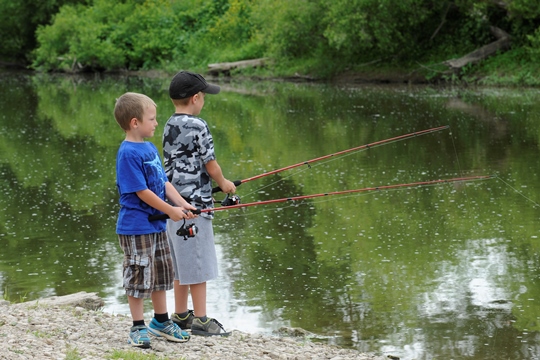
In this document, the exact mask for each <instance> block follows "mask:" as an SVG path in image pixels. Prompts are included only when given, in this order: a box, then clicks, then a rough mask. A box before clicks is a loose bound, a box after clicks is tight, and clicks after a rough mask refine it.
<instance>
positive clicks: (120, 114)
mask: <svg viewBox="0 0 540 360" xmlns="http://www.w3.org/2000/svg"><path fill="white" fill-rule="evenodd" d="M151 106H155V107H157V105H156V103H155V102H154V100H152V99H150V98H149V97H148V96H146V95H144V94H139V93H134V92H127V93H125V94H124V95H122V96H120V97H119V98H118V99H116V104H115V105H114V118H115V119H116V122H117V123H118V125H120V127H121V128H122V129H124V131H127V130H129V123H130V122H131V119H133V118H136V119H137V120H139V121H142V120H143V115H144V111H145V110H146V109H147V108H149V107H151Z"/></svg>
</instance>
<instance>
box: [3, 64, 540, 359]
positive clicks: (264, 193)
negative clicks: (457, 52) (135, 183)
mask: <svg viewBox="0 0 540 360" xmlns="http://www.w3.org/2000/svg"><path fill="white" fill-rule="evenodd" d="M0 81H1V82H2V86H1V87H0V94H1V95H2V96H0V105H1V106H2V109H3V114H2V117H1V118H0V124H1V126H2V130H3V131H2V132H1V133H0V138H1V139H0V154H1V156H0V191H1V192H2V194H3V195H2V197H1V198H0V209H2V211H1V212H0V216H1V217H2V219H1V220H2V221H0V242H1V244H2V245H3V246H4V250H3V251H2V252H0V292H2V294H3V295H4V297H6V298H9V299H10V300H12V301H20V299H27V300H30V299H36V298H39V297H43V296H51V295H65V294H69V293H73V292H76V291H90V292H92V291H95V292H98V293H99V294H100V295H101V296H102V297H104V299H105V300H106V308H105V311H110V312H114V313H128V307H127V304H126V299H125V295H124V292H123V289H122V288H121V280H120V275H121V271H120V267H121V253H120V250H119V248H118V245H117V239H116V235H115V234H114V228H115V227H114V224H115V220H116V214H117V210H118V207H117V206H118V205H117V203H118V199H117V194H116V189H115V187H114V161H115V154H116V150H117V148H118V145H119V143H120V141H121V140H122V138H123V134H122V132H121V131H120V129H119V128H118V127H117V125H116V124H115V122H114V119H113V117H112V113H111V111H112V108H113V104H114V99H115V98H116V97H118V96H119V95H120V94H122V93H123V92H125V91H128V90H129V91H138V92H144V93H146V94H148V95H149V96H151V97H152V98H153V99H154V100H155V101H156V103H157V104H158V122H159V123H160V125H161V126H160V127H159V128H158V129H159V131H158V132H157V133H156V137H155V138H154V139H151V141H152V142H154V143H155V144H156V145H157V146H158V147H159V148H160V147H161V144H160V140H159V139H160V136H161V133H160V131H161V129H162V125H163V124H164V122H165V120H166V119H167V118H168V116H169V115H170V113H171V112H172V110H173V109H172V105H171V103H170V101H169V99H168V98H167V91H166V89H167V86H168V79H166V78H134V77H112V76H110V77H109V76H106V77H101V76H91V77H88V78H81V77H70V76H49V75H11V74H0ZM223 85H224V86H223V89H224V91H223V92H222V93H221V94H220V95H219V96H216V97H213V98H212V99H209V101H208V102H207V103H206V105H205V109H204V114H202V115H203V117H204V118H207V119H208V120H209V123H210V126H211V129H212V132H213V134H214V138H215V140H216V146H217V151H218V158H219V160H220V164H221V165H222V167H223V169H224V170H225V172H226V173H227V175H228V176H229V177H230V178H232V179H245V178H247V177H249V176H254V175H257V174H260V173H263V172H265V171H270V170H274V169H277V168H281V167H284V166H288V165H291V164H295V163H298V162H301V161H306V160H309V159H313V158H316V157H319V156H323V155H326V154H331V153H334V152H337V151H341V150H344V149H347V148H351V147H355V146H359V145H362V144H368V143H372V142H374V141H378V140H382V139H387V138H390V137H394V136H399V135H402V134H407V133H410V132H413V131H419V130H424V129H429V128H432V127H436V126H441V125H449V127H450V128H449V130H448V131H440V132H437V133H434V134H430V135H426V136H421V137H417V138H414V139H409V140H407V141H400V142H396V143H391V144H388V145H384V146H380V147H377V148H373V149H369V150H366V151H361V152H357V153H354V154H351V155H349V156H344V157H337V158H335V159H332V161H328V162H323V163H320V164H312V166H311V167H301V168H298V169H296V170H294V171H289V172H284V173H280V174H279V175H274V176H271V177H270V176H269V177H264V178H261V179H259V180H257V181H253V182H248V183H245V184H242V185H241V186H240V187H239V188H238V192H239V195H240V196H241V197H242V200H243V201H244V202H252V201H260V200H267V199H275V198H283V197H287V196H301V195H307V194H314V193H321V192H329V191H340V190H348V189H355V188H363V187H372V186H378V185H389V184H399V183H410V182H417V181H427V180H434V179H439V178H451V177H458V176H470V175H496V177H495V178H493V179H490V180H487V181H482V182H473V183H466V184H465V183H454V184H445V185H438V186H430V187H423V188H414V189H410V188H408V189H400V190H393V191H379V192H373V193H369V194H355V195H352V196H339V197H337V196H336V197H333V198H318V199H310V200H307V201H303V202H298V203H281V204H273V205H265V206H259V207H252V208H246V209H242V210H229V211H223V212H220V213H218V215H217V216H216V220H215V229H216V241H217V243H218V244H217V245H218V246H217V248H218V253H219V259H220V261H219V264H220V267H221V268H220V273H221V275H220V278H219V279H218V280H217V281H213V282H210V283H209V284H208V285H209V299H208V300H209V304H208V309H209V310H208V311H209V314H210V315H211V316H215V317H217V318H218V319H219V320H220V321H221V322H223V323H224V324H225V326H226V327H228V328H233V329H239V330H242V331H248V332H267V333H269V332H271V331H272V330H275V329H278V328H279V327H281V326H293V327H301V328H304V329H306V330H308V331H310V332H312V333H314V334H315V335H317V336H318V337H319V341H326V342H330V343H334V344H338V345H342V346H348V347H355V348H358V349H360V350H362V351H368V352H380V353H384V354H392V355H395V356H399V357H401V358H402V359H431V358H451V359H487V358H508V359H535V358H539V357H540V349H539V347H538V345H537V344H539V343H540V341H538V340H540V339H539V331H540V318H539V315H538V314H540V305H539V304H540V302H538V299H540V261H539V260H540V258H539V256H538V253H539V248H540V246H539V243H538V236H539V232H540V230H539V229H538V226H537V223H538V217H539V215H540V206H539V205H538V203H539V202H540V201H539V199H540V182H539V181H538V177H539V173H540V164H539V162H538V152H539V151H538V143H539V139H540V137H539V135H538V134H540V123H539V122H538V119H537V115H536V114H538V113H539V110H540V109H538V107H540V101H538V100H539V98H540V94H539V93H538V91H534V90H531V91H520V92H517V91H513V90H508V89H507V90H500V89H499V90H497V91H492V90H490V89H474V90H469V89H465V90H463V89H440V88H429V87H417V88H416V87H405V86H402V87H389V86H386V87H375V86H366V87H335V86H331V85H320V84H286V83H264V82H257V83H249V82H244V83H234V82H230V83H223ZM239 90H242V91H239ZM244 90H247V91H244ZM23 103H24V104H25V106H20V104H23ZM172 304H173V301H172V293H171V294H169V306H170V307H171V306H172ZM172 310H173V309H172V308H170V311H172ZM146 311H147V314H148V315H149V316H150V314H151V306H150V304H147V307H146Z"/></svg>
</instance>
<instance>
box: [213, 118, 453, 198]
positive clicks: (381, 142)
mask: <svg viewBox="0 0 540 360" xmlns="http://www.w3.org/2000/svg"><path fill="white" fill-rule="evenodd" d="M448 128H450V126H449V125H444V126H438V127H434V128H431V129H426V130H420V131H415V132H412V133H408V134H404V135H399V136H395V137H391V138H388V139H384V140H379V141H375V142H372V143H369V144H365V145H360V146H356V147H353V148H350V149H346V150H342V151H338V152H335V153H332V154H328V155H324V156H321V157H318V158H315V159H311V160H307V161H302V162H299V163H297V164H293V165H289V166H285V167H282V168H280V169H276V170H272V171H268V172H264V173H262V174H259V175H255V176H252V177H249V178H247V179H243V180H235V181H233V183H234V185H235V186H240V185H241V184H243V183H246V182H248V181H253V180H257V179H260V178H262V177H265V176H269V175H274V174H277V173H280V172H282V171H286V170H290V169H294V168H297V167H300V166H303V165H307V166H310V164H312V163H315V162H319V161H322V160H325V159H329V158H332V157H337V156H340V155H343V154H347V153H351V152H354V151H360V150H366V149H370V148H374V147H377V146H381V145H385V144H389V143H393V142H396V141H400V140H405V139H410V138H413V137H417V136H421V135H426V134H431V133H434V132H437V131H441V130H445V129H448ZM217 192H221V188H220V187H219V186H216V187H215V188H213V189H212V193H213V194H214V193H217ZM237 199H239V198H238V197H236V198H226V199H225V200H224V202H226V204H227V205H235V204H236V203H235V201H238V200H237Z"/></svg>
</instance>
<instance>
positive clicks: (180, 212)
mask: <svg viewBox="0 0 540 360" xmlns="http://www.w3.org/2000/svg"><path fill="white" fill-rule="evenodd" d="M194 210H195V209H194ZM167 215H169V218H170V219H171V220H172V221H179V220H182V219H194V218H196V217H197V215H195V214H193V213H192V212H190V211H186V210H185V209H184V208H183V207H176V206H171V210H170V211H169V212H168V213H167Z"/></svg>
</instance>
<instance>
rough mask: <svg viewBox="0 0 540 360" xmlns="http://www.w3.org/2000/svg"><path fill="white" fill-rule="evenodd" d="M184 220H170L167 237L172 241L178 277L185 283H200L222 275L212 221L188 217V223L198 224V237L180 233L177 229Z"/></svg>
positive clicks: (175, 272) (168, 221)
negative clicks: (219, 271)
mask: <svg viewBox="0 0 540 360" xmlns="http://www.w3.org/2000/svg"><path fill="white" fill-rule="evenodd" d="M183 223H184V221H183V220H180V221H177V222H174V221H172V220H167V237H168V238H169V243H170V244H171V254H172V257H173V264H174V279H175V280H179V281H180V284H182V285H189V284H200V283H203V282H206V281H208V280H213V279H215V278H217V277H218V263H217V256H216V246H215V244H214V230H213V229H212V220H210V219H207V218H204V217H202V216H199V217H197V218H196V219H192V220H187V221H186V225H189V224H193V223H194V224H195V225H196V226H197V229H198V232H197V234H196V235H195V237H188V238H187V240H184V237H183V236H177V235H176V231H177V230H178V229H179V228H180V227H181V226H182V225H183Z"/></svg>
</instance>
